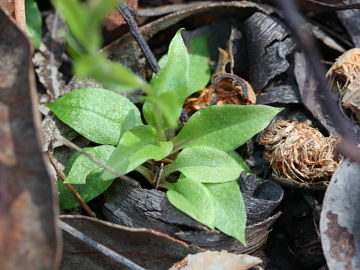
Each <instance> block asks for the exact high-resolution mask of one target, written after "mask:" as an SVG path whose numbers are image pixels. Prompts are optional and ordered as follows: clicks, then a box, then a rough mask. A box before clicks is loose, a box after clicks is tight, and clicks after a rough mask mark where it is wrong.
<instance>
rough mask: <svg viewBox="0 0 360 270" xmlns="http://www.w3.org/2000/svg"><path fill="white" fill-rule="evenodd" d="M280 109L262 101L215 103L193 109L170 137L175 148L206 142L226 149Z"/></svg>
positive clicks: (229, 148)
mask: <svg viewBox="0 0 360 270" xmlns="http://www.w3.org/2000/svg"><path fill="white" fill-rule="evenodd" d="M282 110H283V109H281V108H274V107H270V106H265V105H243V106H242V105H218V106H209V107H206V108H204V109H202V110H200V111H198V112H196V113H195V114H194V115H193V116H192V117H191V118H190V119H189V121H188V122H187V123H186V125H185V126H184V127H183V128H182V129H181V131H180V132H179V134H178V135H177V136H176V137H175V138H174V139H173V140H172V141H173V143H174V148H175V149H182V148H185V147H189V146H201V145H204V146H209V147H213V148H217V149H220V150H222V151H225V152H230V151H233V150H235V149H236V148H238V147H239V146H241V145H242V144H244V143H245V142H246V141H247V140H249V139H250V138H251V137H253V136H254V135H255V134H257V133H258V132H260V131H261V130H262V129H264V128H265V127H266V126H267V125H268V124H269V122H270V121H271V120H272V119H273V118H274V116H275V115H276V114H278V113H279V112H280V111H282Z"/></svg>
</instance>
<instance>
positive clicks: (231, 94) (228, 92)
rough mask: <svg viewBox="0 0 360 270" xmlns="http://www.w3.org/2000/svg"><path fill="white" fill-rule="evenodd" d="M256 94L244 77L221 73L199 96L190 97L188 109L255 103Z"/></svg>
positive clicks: (187, 104) (187, 103)
mask: <svg viewBox="0 0 360 270" xmlns="http://www.w3.org/2000/svg"><path fill="white" fill-rule="evenodd" d="M255 103H256V95H255V93H254V90H253V89H252V87H251V85H250V84H249V83H248V82H247V81H246V80H244V79H242V78H240V77H239V76H236V75H235V74H230V73H219V74H216V75H215V76H213V78H212V84H211V86H210V87H209V88H204V89H203V90H201V91H200V93H199V96H198V97H191V98H188V99H187V100H186V102H185V108H184V109H185V110H186V111H198V110H200V109H202V108H205V107H206V106H210V105H223V104H235V105H253V104H255Z"/></svg>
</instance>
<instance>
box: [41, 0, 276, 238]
mask: <svg viewBox="0 0 360 270" xmlns="http://www.w3.org/2000/svg"><path fill="white" fill-rule="evenodd" d="M99 2H101V3H99ZM115 2H116V1H95V0H94V1H91V2H90V4H89V5H88V6H85V4H83V3H80V2H78V1H74V0H55V1H54V4H55V6H56V7H57V8H58V9H59V10H60V12H61V13H62V16H63V18H64V20H65V22H66V23H67V26H68V28H69V30H70V34H69V36H68V41H69V44H70V51H71V54H72V56H73V58H74V66H75V69H74V70H75V73H76V74H77V75H82V76H85V75H86V76H92V77H94V78H96V79H97V80H98V81H99V82H101V83H102V84H103V85H105V86H106V87H109V88H110V89H112V91H110V90H106V89H89V88H86V89H79V90H76V91H73V92H71V93H68V94H66V95H64V96H63V97H61V98H59V99H57V100H56V101H54V102H53V103H51V104H49V105H48V107H49V108H50V109H51V111H52V112H53V113H54V114H55V115H56V116H57V117H58V118H59V119H60V120H61V121H63V122H64V123H65V124H67V125H69V126H70V127H72V128H73V129H74V130H76V131H77V132H78V133H80V134H81V135H82V136H84V137H86V138H88V139H89V140H91V141H93V142H95V143H98V144H102V145H100V146H95V147H88V148H85V149H84V150H85V151H87V152H88V153H90V154H92V155H93V156H94V157H96V158H97V159H99V160H101V161H104V162H107V164H108V165H109V166H111V167H112V168H114V169H115V170H116V171H118V172H119V173H120V174H126V173H129V172H131V171H133V170H136V171H138V172H140V173H141V174H143V175H144V177H145V178H147V179H148V180H149V181H150V182H151V183H152V184H155V179H159V180H160V185H161V187H163V188H165V189H167V197H168V199H169V201H170V202H171V203H172V204H173V205H174V206H175V207H177V208H178V209H180V210H181V211H183V212H184V213H186V214H188V215H189V216H191V217H193V218H194V219H196V220H198V221H199V222H201V223H203V224H205V225H206V226H208V227H209V228H211V229H215V228H218V229H219V230H221V231H222V232H224V233H226V234H228V235H230V236H233V237H235V238H236V239H238V240H240V241H241V242H242V243H244V244H245V243H246V241H245V227H246V211H245V207H244V203H243V199H242V196H241V192H240V189H239V186H238V184H237V179H238V177H239V175H240V173H241V172H242V171H243V170H247V171H249V168H248V167H247V165H246V163H245V161H244V160H243V159H242V158H241V156H240V155H239V154H238V153H237V152H235V149H236V148H238V147H239V146H241V145H242V144H243V143H245V142H246V141H247V140H249V139H250V138H251V137H252V136H254V135H255V134H256V133H258V132H259V131H261V130H262V129H263V128H265V127H266V126H267V125H268V123H269V122H270V120H271V119H272V118H273V117H274V116H275V115H276V114H277V113H278V112H280V111H281V109H278V108H273V107H269V106H262V105H254V106H238V105H223V106H209V107H207V108H204V109H202V110H200V111H199V112H197V113H195V114H194V115H193V116H192V117H191V118H190V119H189V121H188V122H187V123H186V124H185V126H184V127H183V128H181V130H180V131H179V130H178V128H179V126H178V119H179V116H180V113H181V108H182V106H183V103H184V100H185V99H186V98H187V97H188V96H189V95H191V94H192V93H194V92H195V91H197V90H199V89H201V88H202V87H204V86H206V84H207V83H208V82H209V79H210V67H209V64H208V49H207V38H206V37H204V36H203V37H199V38H196V39H193V40H192V41H191V44H190V53H189V52H188V50H187V48H186V46H185V44H184V42H183V40H182V37H181V31H182V30H179V31H178V32H177V33H176V35H175V37H174V38H173V40H172V41H171V43H170V46H169V50H168V54H167V55H166V56H164V57H163V58H162V59H161V60H160V65H161V71H160V72H159V73H157V74H155V75H154V76H153V78H152V80H151V81H150V83H147V82H146V81H144V80H143V79H141V78H139V77H138V76H136V75H135V74H133V73H132V72H131V71H129V70H127V69H126V68H124V67H123V66H121V65H120V64H118V63H114V62H110V61H108V60H106V55H105V54H104V53H101V54H98V53H97V51H98V49H100V44H101V42H100V41H101V39H100V32H99V31H98V30H99V29H100V26H101V19H102V18H103V16H104V15H105V14H106V12H105V8H104V3H106V6H107V7H106V11H108V10H110V9H111V8H112V7H113V5H114V4H115ZM99 6H101V8H102V10H101V12H99V11H98V10H97V8H98V7H99ZM74 16H76V17H74ZM74 18H77V20H76V22H74V21H73V20H74ZM91 20H93V21H95V22H96V23H93V24H89V23H88V22H89V21H91ZM90 28H91V29H92V28H94V29H95V30H94V32H93V33H96V34H94V36H93V37H90V40H89V41H87V40H86V37H84V35H85V36H87V33H89V32H90ZM85 33H86V34H85ZM90 43H92V44H90ZM92 63H94V64H92ZM95 63H96V65H95ZM138 88H140V89H142V90H143V91H144V93H145V94H146V96H145V102H144V104H143V108H142V112H143V115H144V118H145V120H146V122H147V125H146V124H144V123H143V122H142V120H141V117H140V111H139V110H138V109H137V107H135V106H134V105H133V104H132V103H131V102H130V101H129V100H128V99H126V98H125V97H123V96H121V95H119V94H117V93H114V92H113V91H131V90H134V89H138ZM164 163H166V165H164ZM163 165H164V166H163ZM151 166H163V170H161V171H162V174H161V175H157V174H155V173H154V172H153V171H152V170H151ZM174 172H179V173H180V176H179V177H178V181H177V182H176V183H169V182H167V181H166V179H167V177H169V176H171V175H174V174H173V173H174ZM65 173H66V174H67V177H68V178H67V181H66V182H67V183H72V184H74V185H75V187H76V188H78V191H79V193H80V195H81V196H82V197H83V199H84V200H85V201H88V200H90V199H92V198H94V197H95V196H97V195H98V194H100V193H102V192H103V191H104V190H105V189H106V188H107V187H108V186H109V185H110V183H111V181H113V180H114V179H115V176H114V175H113V174H112V173H110V172H108V171H104V170H103V168H100V167H99V166H97V165H96V164H94V163H93V162H92V161H90V160H89V159H88V158H87V157H85V156H81V155H79V154H75V155H74V156H73V157H72V158H71V159H70V160H69V163H68V165H67V167H66V170H65ZM58 187H59V190H60V205H61V207H63V208H69V207H74V206H77V202H76V201H75V200H74V199H73V198H72V197H71V196H70V193H69V192H67V190H66V189H65V188H64V184H63V183H62V182H58Z"/></svg>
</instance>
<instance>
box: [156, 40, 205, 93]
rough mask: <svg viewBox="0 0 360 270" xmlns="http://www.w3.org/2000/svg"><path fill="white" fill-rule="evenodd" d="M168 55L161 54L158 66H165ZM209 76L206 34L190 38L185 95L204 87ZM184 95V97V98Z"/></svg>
mask: <svg viewBox="0 0 360 270" xmlns="http://www.w3.org/2000/svg"><path fill="white" fill-rule="evenodd" d="M167 61H168V55H167V54H165V55H163V56H162V57H161V58H160V60H159V66H160V67H161V68H163V67H165V65H166V63H167ZM210 77H211V69H210V64H209V49H208V37H207V36H206V35H203V36H199V37H195V38H192V39H191V40H190V54H189V82H188V89H187V91H186V97H188V96H190V95H191V94H193V93H194V92H196V91H198V90H201V89H202V88H204V87H205V86H206V85H207V84H208V82H209V80H210ZM186 97H185V98H186Z"/></svg>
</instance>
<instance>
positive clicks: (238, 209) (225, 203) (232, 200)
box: [204, 181, 246, 245]
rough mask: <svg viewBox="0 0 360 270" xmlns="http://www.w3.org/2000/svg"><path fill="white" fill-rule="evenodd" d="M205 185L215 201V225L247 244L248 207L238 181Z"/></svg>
mask: <svg viewBox="0 0 360 270" xmlns="http://www.w3.org/2000/svg"><path fill="white" fill-rule="evenodd" d="M204 185H205V187H207V189H208V190H209V191H210V193H211V194H212V196H213V200H214V201H215V213H216V214H215V227H216V228H218V229H219V230H220V231H222V232H223V233H225V234H227V235H230V236H232V237H234V238H236V239H238V240H239V241H240V242H241V243H243V244H244V245H246V239H245V229H246V209H245V205H244V201H243V198H242V195H241V192H240V188H239V185H238V183H237V181H231V182H226V183H217V184H204Z"/></svg>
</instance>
